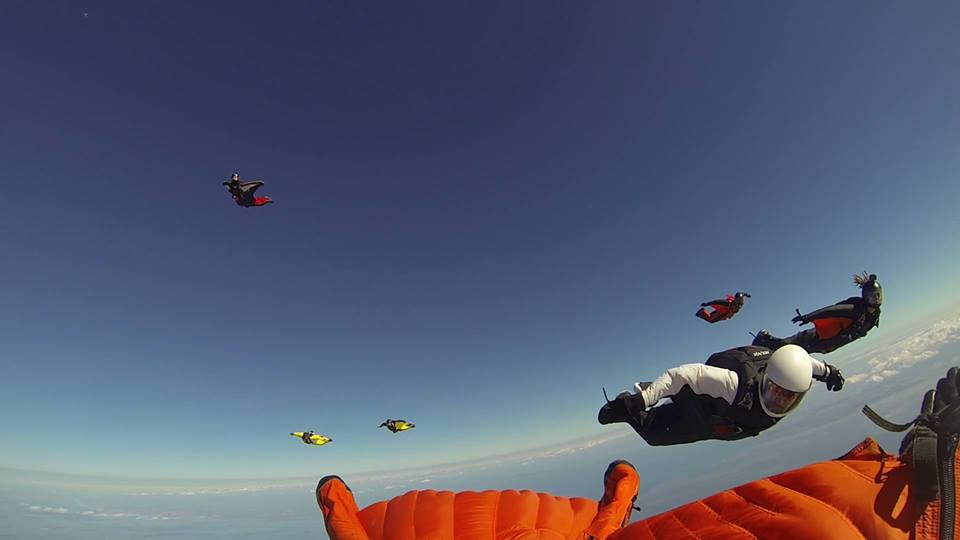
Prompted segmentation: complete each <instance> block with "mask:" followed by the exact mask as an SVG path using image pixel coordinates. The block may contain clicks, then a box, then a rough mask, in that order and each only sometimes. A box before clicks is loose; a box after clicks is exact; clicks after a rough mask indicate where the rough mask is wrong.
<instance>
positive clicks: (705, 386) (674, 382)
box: [635, 364, 740, 407]
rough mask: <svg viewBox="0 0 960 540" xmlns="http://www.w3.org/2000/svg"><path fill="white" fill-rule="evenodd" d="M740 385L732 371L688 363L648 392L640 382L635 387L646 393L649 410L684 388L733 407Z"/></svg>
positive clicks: (658, 381) (654, 384)
mask: <svg viewBox="0 0 960 540" xmlns="http://www.w3.org/2000/svg"><path fill="white" fill-rule="evenodd" d="M739 384H740V378H739V377H738V376H737V373H736V372H734V371H730V370H729V369H723V368H718V367H714V366H708V365H706V364H684V365H682V366H678V367H675V368H671V369H668V370H667V372H666V373H664V374H663V375H661V376H659V377H657V378H656V379H655V380H654V381H653V382H652V383H650V385H649V386H647V387H646V388H645V389H641V387H640V383H636V385H635V387H636V389H637V390H638V391H640V393H642V394H643V401H644V403H646V404H647V406H648V407H652V406H653V405H655V404H656V403H657V402H658V401H660V399H662V398H665V397H669V396H672V395H675V394H677V393H678V392H679V391H680V390H682V389H683V387H684V386H689V387H690V389H691V390H693V393H694V394H700V395H706V396H711V397H716V398H723V399H724V401H726V402H727V403H729V404H731V405H733V400H734V399H735V398H736V397H737V386H739Z"/></svg>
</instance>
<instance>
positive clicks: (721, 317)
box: [696, 292, 750, 324]
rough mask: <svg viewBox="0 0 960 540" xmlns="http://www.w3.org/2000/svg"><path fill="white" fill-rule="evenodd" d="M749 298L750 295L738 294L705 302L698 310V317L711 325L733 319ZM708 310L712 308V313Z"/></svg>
mask: <svg viewBox="0 0 960 540" xmlns="http://www.w3.org/2000/svg"><path fill="white" fill-rule="evenodd" d="M747 298H750V295H749V294H747V293H745V292H738V293H737V294H728V295H727V297H726V298H724V299H719V300H711V301H709V302H704V303H702V304H700V309H698V310H697V313H696V316H697V317H700V318H701V319H703V320H705V321H707V322H708V323H710V324H713V323H715V322H717V321H725V320H727V319H732V318H733V316H734V315H736V314H737V312H738V311H740V308H742V307H743V303H744V301H745V300H746V299H747ZM707 308H710V311H708V309H707Z"/></svg>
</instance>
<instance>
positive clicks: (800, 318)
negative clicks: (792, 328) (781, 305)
mask: <svg viewBox="0 0 960 540" xmlns="http://www.w3.org/2000/svg"><path fill="white" fill-rule="evenodd" d="M794 311H796V312H797V316H796V317H794V318H792V319H790V322H795V323H797V324H807V323H808V322H810V321H808V320H807V319H806V318H805V317H804V316H803V315H801V314H800V310H799V309H795V310H794Z"/></svg>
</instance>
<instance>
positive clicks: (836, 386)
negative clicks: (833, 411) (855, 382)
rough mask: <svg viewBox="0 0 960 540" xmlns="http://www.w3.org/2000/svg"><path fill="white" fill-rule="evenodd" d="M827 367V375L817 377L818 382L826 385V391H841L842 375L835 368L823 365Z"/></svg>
mask: <svg viewBox="0 0 960 540" xmlns="http://www.w3.org/2000/svg"><path fill="white" fill-rule="evenodd" d="M825 365H826V366H827V373H826V375H824V376H823V377H822V378H820V377H818V379H819V380H821V381H823V382H825V383H827V390H830V391H832V392H839V391H840V390H841V389H843V381H844V378H843V373H840V370H839V369H837V367H836V366H831V365H830V364H825Z"/></svg>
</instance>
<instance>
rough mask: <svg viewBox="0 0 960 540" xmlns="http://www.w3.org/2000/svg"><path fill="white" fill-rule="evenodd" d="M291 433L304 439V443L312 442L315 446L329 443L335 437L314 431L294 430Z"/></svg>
mask: <svg viewBox="0 0 960 540" xmlns="http://www.w3.org/2000/svg"><path fill="white" fill-rule="evenodd" d="M290 435H291V436H293V437H297V438H298V439H300V440H301V441H303V444H312V445H314V446H323V445H325V444H327V443H330V442H333V439H331V438H330V437H327V436H325V435H318V434H316V433H314V432H312V431H294V432H293V433H291V434H290Z"/></svg>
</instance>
